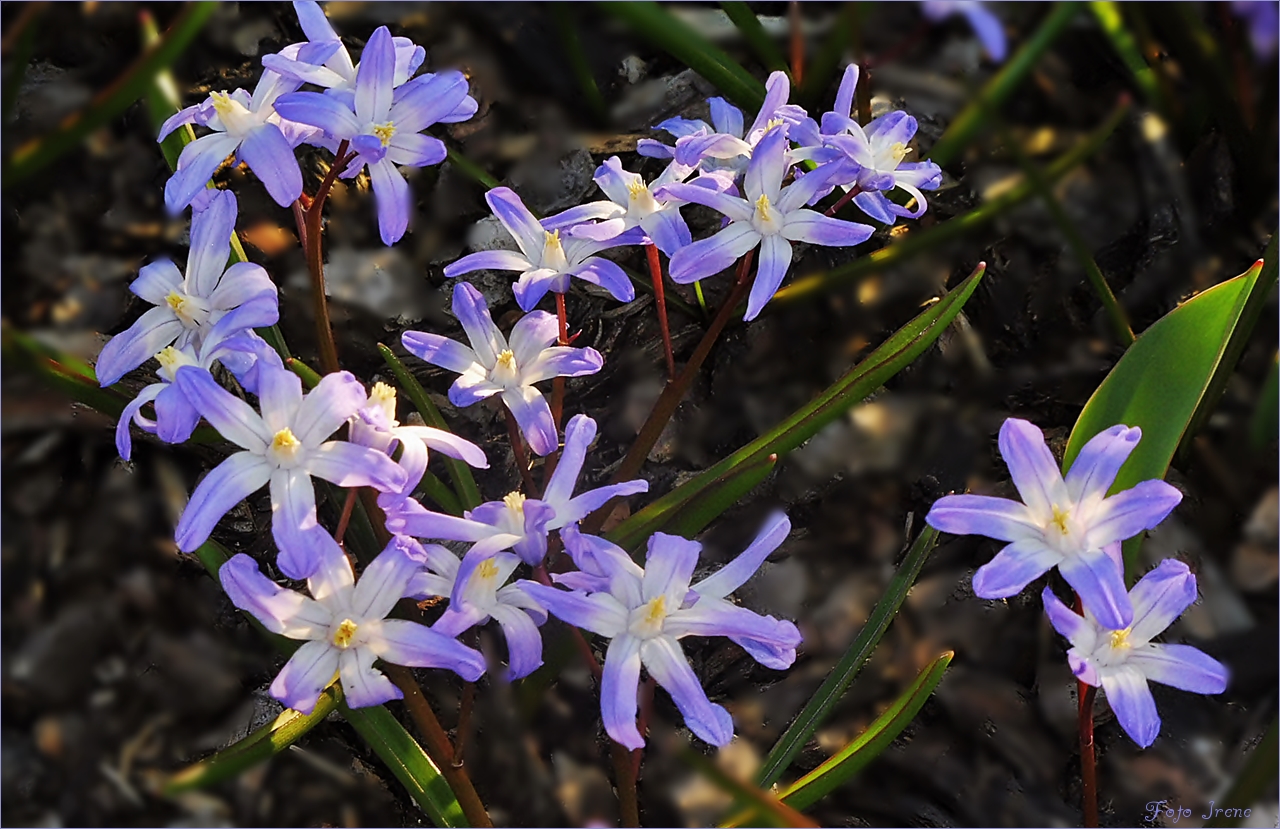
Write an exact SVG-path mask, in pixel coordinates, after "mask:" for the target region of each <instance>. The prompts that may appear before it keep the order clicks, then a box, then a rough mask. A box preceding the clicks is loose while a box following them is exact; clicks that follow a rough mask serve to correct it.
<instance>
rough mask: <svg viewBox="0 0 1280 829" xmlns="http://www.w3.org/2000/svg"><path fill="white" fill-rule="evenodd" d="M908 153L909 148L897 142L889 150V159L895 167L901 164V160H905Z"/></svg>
mask: <svg viewBox="0 0 1280 829" xmlns="http://www.w3.org/2000/svg"><path fill="white" fill-rule="evenodd" d="M909 152H911V148H910V147H908V146H907V145H906V144H903V143H902V142H901V141H898V142H897V143H895V144H894V145H893V146H892V147H890V148H889V157H890V158H891V159H893V164H894V166H895V167H896V166H897V165H898V164H900V163H902V159H904V158H906V157H907V153H909Z"/></svg>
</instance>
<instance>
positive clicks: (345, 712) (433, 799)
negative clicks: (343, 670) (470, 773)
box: [338, 702, 469, 826]
mask: <svg viewBox="0 0 1280 829" xmlns="http://www.w3.org/2000/svg"><path fill="white" fill-rule="evenodd" d="M338 710H339V711H341V712H342V716H343V717H345V718H346V720H347V722H349V723H351V725H352V726H353V727H354V728H355V729H356V731H358V732H359V733H360V736H361V737H362V738H363V739H364V741H365V742H366V743H368V744H369V745H370V747H372V748H373V750H374V753H376V754H377V755H378V758H379V759H380V760H382V762H383V763H384V764H385V765H386V766H387V768H389V769H391V773H392V774H394V775H395V776H396V779H397V780H399V781H400V783H401V784H402V785H403V786H404V787H405V788H406V789H408V790H409V795H410V796H411V797H412V798H413V799H414V801H415V802H416V803H417V804H418V805H419V806H421V807H422V810H423V811H425V812H426V813H427V816H428V817H429V818H431V822H432V823H434V824H435V825H436V826H468V825H469V824H468V823H467V819H466V817H464V816H463V814H462V806H460V805H459V804H458V799H457V798H456V797H454V794H453V790H452V789H451V788H449V781H447V780H445V779H444V775H442V774H441V773H440V768H439V766H437V765H436V764H435V763H434V762H432V760H431V758H430V757H428V756H427V753H426V752H425V751H423V749H422V746H420V745H418V741H417V740H415V739H413V736H412V735H411V734H409V732H408V731H406V730H405V728H404V726H403V725H401V724H400V721H399V720H397V719H396V718H395V717H393V716H392V715H391V712H390V711H388V710H387V709H386V708H385V707H383V706H381V705H375V706H372V707H370V708H350V707H348V706H347V704H346V703H345V702H344V703H342V704H341V705H340V706H339V709H338Z"/></svg>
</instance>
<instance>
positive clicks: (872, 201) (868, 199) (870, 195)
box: [853, 190, 896, 225]
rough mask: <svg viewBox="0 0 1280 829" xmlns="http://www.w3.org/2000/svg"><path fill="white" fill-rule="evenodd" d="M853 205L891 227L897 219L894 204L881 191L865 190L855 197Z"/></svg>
mask: <svg viewBox="0 0 1280 829" xmlns="http://www.w3.org/2000/svg"><path fill="white" fill-rule="evenodd" d="M853 203H854V204H856V205H857V206H858V209H859V210H861V211H862V212H863V213H866V214H867V215H868V216H870V217H871V218H873V219H875V220H876V221H877V222H881V223H883V224H887V225H891V224H893V223H894V222H895V221H896V219H895V218H894V213H893V207H894V204H893V202H891V201H889V199H888V198H887V197H886V196H885V194H884V193H882V192H880V191H879V190H865V191H863V192H861V193H859V194H858V195H856V196H854V197H853Z"/></svg>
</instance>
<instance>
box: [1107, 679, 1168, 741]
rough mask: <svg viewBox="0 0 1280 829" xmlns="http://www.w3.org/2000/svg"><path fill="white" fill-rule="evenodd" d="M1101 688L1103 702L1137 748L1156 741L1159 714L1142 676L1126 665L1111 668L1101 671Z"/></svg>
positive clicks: (1158, 728) (1158, 729)
mask: <svg viewBox="0 0 1280 829" xmlns="http://www.w3.org/2000/svg"><path fill="white" fill-rule="evenodd" d="M1102 690H1104V691H1106V692H1107V702H1108V703H1109V704H1110V705H1111V710H1112V711H1114V712H1115V715H1116V721H1117V722H1119V723H1120V727H1121V728H1123V729H1124V732H1125V733H1126V734H1128V735H1129V738H1130V739H1131V740H1133V741H1134V742H1135V743H1137V744H1138V746H1139V747H1140V748H1146V747H1147V746H1149V745H1151V744H1152V743H1154V742H1155V741H1156V735H1158V734H1159V733H1160V714H1159V713H1157V712H1156V701H1155V699H1154V698H1153V697H1152V696H1151V689H1150V688H1149V687H1147V680H1146V677H1144V676H1143V675H1142V673H1141V672H1140V671H1139V670H1138V669H1137V668H1133V667H1129V666H1127V665H1126V666H1122V667H1119V668H1112V669H1109V670H1106V671H1103V672H1102Z"/></svg>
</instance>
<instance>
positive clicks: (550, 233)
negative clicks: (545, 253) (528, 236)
mask: <svg viewBox="0 0 1280 829" xmlns="http://www.w3.org/2000/svg"><path fill="white" fill-rule="evenodd" d="M542 233H543V235H544V236H545V237H546V238H545V239H544V240H543V243H544V244H545V245H546V247H547V248H548V249H551V250H554V249H556V248H559V247H560V231H559V230H544V231H542Z"/></svg>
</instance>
